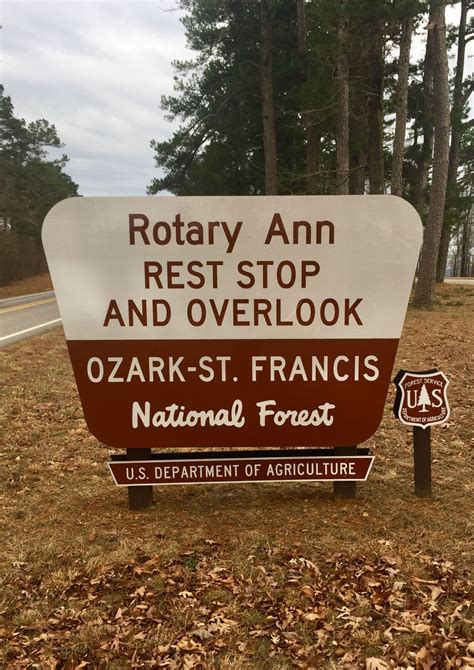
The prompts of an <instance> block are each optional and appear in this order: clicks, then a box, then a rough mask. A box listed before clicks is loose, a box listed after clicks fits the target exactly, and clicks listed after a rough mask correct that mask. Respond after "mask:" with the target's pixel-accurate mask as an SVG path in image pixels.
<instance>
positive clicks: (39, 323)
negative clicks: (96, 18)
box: [0, 291, 61, 347]
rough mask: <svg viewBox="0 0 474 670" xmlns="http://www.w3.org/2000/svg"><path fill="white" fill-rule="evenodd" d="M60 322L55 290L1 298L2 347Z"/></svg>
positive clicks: (37, 333) (0, 343) (0, 331)
mask: <svg viewBox="0 0 474 670" xmlns="http://www.w3.org/2000/svg"><path fill="white" fill-rule="evenodd" d="M60 323H61V318H60V316H59V311H58V306H57V303H56V298H55V297H54V291H46V292H45V293H33V294H31V295H22V296H19V297H18V298H7V299H6V300H0V347H6V346H8V345H9V344H13V343H14V342H19V341H20V340H24V339H26V338H28V337H34V336H35V335H39V334H40V333H44V332H45V331H46V330H50V329H51V328H55V327H56V326H58V325H59V324H60Z"/></svg>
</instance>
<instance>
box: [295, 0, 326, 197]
mask: <svg viewBox="0 0 474 670" xmlns="http://www.w3.org/2000/svg"><path fill="white" fill-rule="evenodd" d="M296 22H297V34H298V56H299V58H300V61H301V63H302V71H303V77H302V80H303V81H307V80H308V79H309V76H310V75H309V72H308V52H307V44H306V9H305V0H296ZM301 116H302V122H303V128H304V134H305V140H306V192H307V193H316V191H317V183H318V178H317V172H318V170H319V150H320V144H321V134H320V133H319V132H318V129H317V125H316V124H315V122H314V114H313V113H312V112H311V111H308V110H307V109H303V110H302V114H301Z"/></svg>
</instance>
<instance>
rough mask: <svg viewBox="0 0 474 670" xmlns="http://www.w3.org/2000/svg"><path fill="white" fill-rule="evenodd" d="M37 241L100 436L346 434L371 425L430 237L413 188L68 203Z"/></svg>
mask: <svg viewBox="0 0 474 670" xmlns="http://www.w3.org/2000/svg"><path fill="white" fill-rule="evenodd" d="M43 242H44V246H45V250H46V255H47V258H48V264H49V267H50V270H51V275H52V278H53V283H54V287H55V290H56V295H57V298H58V303H59V308H60V312H61V317H62V319H63V324H64V329H65V333H66V338H67V344H68V348H69V353H70V356H71V360H72V364H73V368H74V373H75V376H76V380H77V384H78V388H79V393H80V396H81V400H82V404H83V408H84V413H85V418H86V421H87V423H88V425H89V428H90V430H91V431H92V432H93V433H94V435H96V436H97V437H98V438H99V439H100V440H101V441H103V442H104V443H106V444H108V445H110V446H113V447H117V448H132V447H142V448H143V447H154V448H160V447H189V446H193V447H235V446H251V447H262V446H278V447H281V446H344V445H354V444H358V443H360V442H363V441H364V440H366V439H368V438H369V437H370V436H371V435H372V434H373V433H374V432H375V430H376V429H377V427H378V424H379V422H380V419H381V416H382V412H383V406H384V402H385V397H386V393H387V390H388V385H389V383H390V377H391V371H392V367H393V362H394V359H395V353H396V350H397V345H398V340H399V338H400V334H401V330H402V326H403V321H404V316H405V311H406V306H407V302H408V296H409V292H410V287H411V283H412V280H413V274H414V270H415V265H416V260H417V257H418V252H419V248H420V244H421V223H420V220H419V217H418V215H417V214H416V212H415V210H414V209H413V208H412V207H411V206H410V205H409V204H407V203H406V202H404V201H403V200H402V199H400V198H395V197H392V196H325V197H321V196H304V197H301V196H280V197H148V198H71V199H68V200H64V201H63V202H61V203H59V204H58V205H56V206H55V207H54V208H53V209H52V210H51V212H50V213H49V214H48V216H47V218H46V221H45V224H44V228H43Z"/></svg>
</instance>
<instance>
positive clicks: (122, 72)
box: [0, 0, 190, 195]
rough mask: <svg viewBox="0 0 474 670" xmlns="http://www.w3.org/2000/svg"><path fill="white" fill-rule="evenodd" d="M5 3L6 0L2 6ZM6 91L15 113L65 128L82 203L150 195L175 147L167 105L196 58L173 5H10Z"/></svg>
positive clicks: (156, 1) (9, 0) (163, 0)
mask: <svg viewBox="0 0 474 670" xmlns="http://www.w3.org/2000/svg"><path fill="white" fill-rule="evenodd" d="M0 2H1V0H0ZM1 4H2V9H3V12H2V14H3V16H2V25H3V30H2V42H3V44H2V78H1V79H2V82H3V83H4V85H5V91H6V93H7V95H9V96H10V97H11V98H12V102H13V105H14V107H15V114H16V115H17V116H21V117H23V118H24V119H26V120H27V121H31V120H33V119H37V118H46V119H47V120H48V121H50V122H51V123H54V124H55V125H56V128H57V130H58V134H59V136H60V138H61V140H62V142H64V144H65V145H66V146H65V149H64V151H65V152H66V153H67V155H68V156H69V158H70V162H69V163H68V165H67V168H66V171H67V172H68V173H69V174H70V175H71V176H72V178H73V179H74V180H75V181H76V182H77V183H78V184H79V191H80V193H81V194H82V195H144V194H145V192H146V187H147V185H148V184H149V183H150V181H151V180H152V178H153V177H155V176H156V175H157V170H156V168H155V167H154V162H153V151H152V149H151V148H150V146H149V145H150V140H151V139H152V138H154V139H158V140H161V139H166V138H168V137H169V136H170V133H171V131H172V126H171V125H170V123H169V122H167V121H165V119H164V118H163V112H162V111H161V110H160V108H159V105H160V97H161V95H163V94H164V93H166V94H169V93H170V92H171V91H172V87H173V70H172V66H171V61H172V60H173V59H175V58H182V57H187V56H189V55H190V52H189V51H188V52H186V49H185V37H184V30H183V27H182V25H181V23H180V22H179V13H178V12H177V11H176V9H174V11H173V8H175V7H176V4H175V2H173V0H152V1H150V2H143V1H138V0H132V1H130V0H127V1H122V0H112V1H109V2H104V1H101V2H97V0H91V1H88V0H75V1H74V2H68V1H67V0H60V1H57V0H56V1H53V2H44V1H43V0H34V1H31V0H26V1H23V0H3V2H1Z"/></svg>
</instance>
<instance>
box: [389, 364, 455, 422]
mask: <svg viewBox="0 0 474 670" xmlns="http://www.w3.org/2000/svg"><path fill="white" fill-rule="evenodd" d="M394 383H395V385H396V387H397V395H396V398H395V405H394V413H395V416H396V417H397V419H399V420H400V421H401V422H402V423H404V424H405V425H406V426H419V427H420V428H428V427H429V426H437V425H439V424H440V423H444V422H445V421H447V420H448V418H449V414H450V410H449V404H448V396H447V388H448V384H449V381H448V378H447V377H446V375H445V374H444V372H441V371H440V370H428V371H426V372H410V371H408V370H400V371H399V372H398V374H397V376H396V377H395V379H394Z"/></svg>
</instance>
